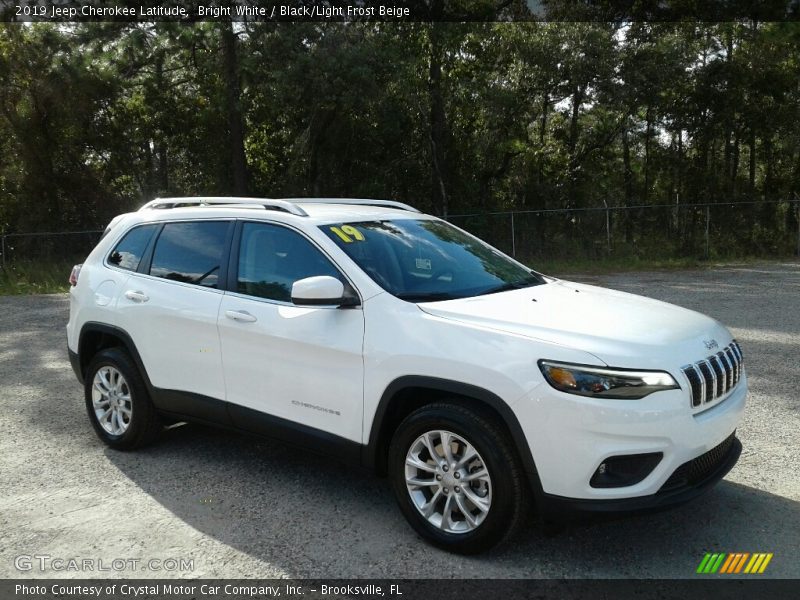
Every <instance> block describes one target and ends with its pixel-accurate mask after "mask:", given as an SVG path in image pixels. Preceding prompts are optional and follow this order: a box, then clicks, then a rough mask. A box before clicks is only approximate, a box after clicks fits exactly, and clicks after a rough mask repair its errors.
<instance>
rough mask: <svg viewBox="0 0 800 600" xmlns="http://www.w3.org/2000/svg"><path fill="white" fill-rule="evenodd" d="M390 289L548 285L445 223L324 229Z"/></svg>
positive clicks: (465, 293)
mask: <svg viewBox="0 0 800 600" xmlns="http://www.w3.org/2000/svg"><path fill="white" fill-rule="evenodd" d="M320 229H322V231H323V232H325V234H326V235H327V236H328V237H329V238H331V239H332V240H333V241H334V242H336V244H337V245H338V246H339V247H340V248H341V249H342V250H344V251H345V252H346V253H347V255H348V256H349V257H350V258H352V259H353V260H354V261H355V262H356V264H358V266H359V267H361V269H363V270H364V272H366V273H367V274H368V275H369V276H370V277H371V278H372V279H373V280H374V281H375V283H377V284H378V285H380V286H381V287H382V288H383V289H385V290H386V291H387V292H389V293H391V294H393V295H395V296H397V297H398V298H401V299H402V300H408V301H410V302H425V301H433V300H450V299H453V298H466V297H469V296H479V295H482V294H492V293H495V292H502V291H507V290H513V289H519V288H523V287H530V286H533V285H538V284H541V283H544V280H543V279H542V278H541V277H540V276H539V275H537V274H535V273H533V272H532V271H531V270H529V269H526V268H525V267H523V266H522V265H520V264H519V263H517V262H515V261H513V260H511V259H510V258H508V257H507V256H505V255H504V254H501V253H500V252H498V251H497V250H494V249H493V248H491V247H489V246H488V245H486V244H484V243H483V242H481V241H480V240H478V239H477V238H474V237H472V236H471V235H468V234H466V233H464V232H462V231H460V230H458V229H456V228H455V227H453V226H452V225H450V224H449V223H446V222H444V221H438V220H437V221H433V220H427V219H398V220H391V221H365V222H362V223H339V224H331V225H323V226H321V227H320Z"/></svg>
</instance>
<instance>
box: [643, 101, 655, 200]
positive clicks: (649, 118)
mask: <svg viewBox="0 0 800 600" xmlns="http://www.w3.org/2000/svg"><path fill="white" fill-rule="evenodd" d="M645 120H646V127H645V131H644V194H642V204H644V205H647V203H648V201H649V199H650V139H651V138H652V136H653V112H652V109H651V108H650V107H649V106H648V107H647V112H646V114H645Z"/></svg>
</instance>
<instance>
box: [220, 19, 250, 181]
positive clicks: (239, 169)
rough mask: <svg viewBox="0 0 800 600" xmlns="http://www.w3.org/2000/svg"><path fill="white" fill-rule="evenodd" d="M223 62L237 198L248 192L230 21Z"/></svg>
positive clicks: (224, 34) (224, 31)
mask: <svg viewBox="0 0 800 600" xmlns="http://www.w3.org/2000/svg"><path fill="white" fill-rule="evenodd" d="M222 62H223V80H224V81H225V92H226V95H227V98H226V100H227V105H226V107H225V108H226V111H227V117H228V147H229V153H230V167H231V175H232V179H233V182H232V183H233V193H234V194H235V195H237V196H246V195H247V188H248V185H247V159H246V158H245V153H244V126H243V124H242V106H241V88H240V84H239V63H238V59H237V56H236V35H235V34H234V32H233V23H232V22H231V21H228V22H227V23H223V24H222Z"/></svg>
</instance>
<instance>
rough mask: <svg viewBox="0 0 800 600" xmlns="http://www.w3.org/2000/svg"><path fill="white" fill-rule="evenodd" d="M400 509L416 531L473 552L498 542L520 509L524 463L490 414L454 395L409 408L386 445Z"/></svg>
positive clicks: (448, 546) (524, 495) (463, 551)
mask: <svg viewBox="0 0 800 600" xmlns="http://www.w3.org/2000/svg"><path fill="white" fill-rule="evenodd" d="M388 471H389V479H390V481H391V484H392V488H393V490H394V494H395V497H396V499H397V502H398V504H399V506H400V510H401V512H402V513H403V515H404V516H405V518H406V519H407V520H408V522H409V523H410V525H411V526H412V527H413V528H414V530H415V531H416V532H417V533H418V534H420V535H421V536H422V537H423V538H425V539H426V540H428V541H429V542H431V543H432V544H434V545H435V546H438V547H440V548H443V549H445V550H448V551H450V552H456V553H459V554H476V553H478V552H483V551H485V550H488V549H489V548H492V547H493V546H495V545H497V544H498V543H500V542H502V541H503V540H504V539H505V538H506V537H507V536H508V535H509V534H511V533H512V532H513V531H515V530H516V528H517V525H518V524H519V523H520V521H521V517H522V516H524V515H525V514H526V508H527V489H526V486H525V478H524V474H523V470H522V468H521V467H520V463H519V459H518V457H517V454H516V452H515V450H514V448H513V446H512V444H511V442H510V440H509V436H508V433H507V432H506V430H505V428H504V427H502V425H501V424H500V423H498V422H497V420H496V419H495V418H493V417H492V416H490V415H488V414H484V413H483V412H482V411H480V412H479V411H476V410H473V409H470V408H466V407H464V406H461V405H459V404H455V403H446V402H443V403H436V404H431V405H428V406H425V407H423V408H420V409H418V410H416V411H414V412H413V413H411V414H410V415H409V416H408V417H406V419H405V420H403V422H402V423H401V424H400V425H399V426H398V428H397V430H396V431H395V434H394V437H393V438H392V442H391V444H390V447H389V460H388Z"/></svg>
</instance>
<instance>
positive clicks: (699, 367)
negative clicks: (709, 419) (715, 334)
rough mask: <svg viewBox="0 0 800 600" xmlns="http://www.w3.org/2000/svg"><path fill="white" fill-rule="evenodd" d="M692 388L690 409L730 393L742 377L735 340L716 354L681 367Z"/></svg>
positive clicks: (739, 350) (740, 362)
mask: <svg viewBox="0 0 800 600" xmlns="http://www.w3.org/2000/svg"><path fill="white" fill-rule="evenodd" d="M681 371H683V374H684V375H686V379H688V380H689V385H690V386H691V388H692V407H693V408H697V407H698V406H702V405H703V404H707V403H709V402H713V401H714V400H716V399H717V398H719V397H720V396H724V395H725V394H727V393H728V392H730V391H731V390H732V389H733V388H734V387H736V384H737V383H739V379H740V378H741V376H742V349H741V348H740V347H739V344H738V343H736V340H733V341H732V342H731V343H730V344H729V345H728V346H727V347H725V348H723V349H722V350H720V351H719V352H717V353H716V354H712V355H711V356H709V357H707V358H706V359H704V360H701V361H698V362H696V363H694V364H691V365H686V366H684V367H681Z"/></svg>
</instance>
